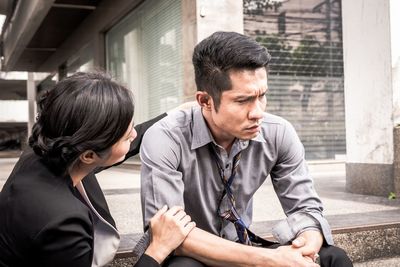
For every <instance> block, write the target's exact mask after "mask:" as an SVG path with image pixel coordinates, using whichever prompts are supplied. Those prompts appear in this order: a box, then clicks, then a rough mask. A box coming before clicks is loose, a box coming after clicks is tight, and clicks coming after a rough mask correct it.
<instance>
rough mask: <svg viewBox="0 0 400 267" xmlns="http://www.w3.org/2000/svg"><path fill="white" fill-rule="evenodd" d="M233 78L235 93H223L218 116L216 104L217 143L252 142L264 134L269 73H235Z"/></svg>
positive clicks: (215, 129)
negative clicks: (263, 120) (262, 128)
mask: <svg viewBox="0 0 400 267" xmlns="http://www.w3.org/2000/svg"><path fill="white" fill-rule="evenodd" d="M229 77H230V79H231V82H232V89H231V90H228V91H224V92H223V93H222V95H221V103H220V106H219V108H218V112H217V111H216V110H215V106H214V102H212V109H211V119H212V124H213V126H211V128H212V129H211V130H212V132H213V135H214V137H215V138H216V139H221V138H222V139H223V140H229V139H232V138H239V139H242V140H249V139H252V138H254V137H256V136H257V135H258V133H259V131H260V123H261V120H262V118H263V112H264V111H265V107H266V104H267V99H266V95H265V94H266V92H267V72H266V69H265V68H258V69H255V70H238V71H231V72H230V74H229Z"/></svg>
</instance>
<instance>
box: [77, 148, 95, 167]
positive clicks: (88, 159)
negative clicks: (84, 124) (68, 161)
mask: <svg viewBox="0 0 400 267" xmlns="http://www.w3.org/2000/svg"><path fill="white" fill-rule="evenodd" d="M98 158H99V156H97V154H96V153H95V152H94V151H92V150H86V151H85V152H83V153H82V154H80V155H79V160H80V161H81V163H84V164H87V165H91V164H93V163H95V162H96V161H97V160H98Z"/></svg>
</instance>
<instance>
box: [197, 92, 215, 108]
mask: <svg viewBox="0 0 400 267" xmlns="http://www.w3.org/2000/svg"><path fill="white" fill-rule="evenodd" d="M196 100H197V103H199V105H200V106H201V107H202V108H203V109H206V110H210V109H211V101H212V99H211V97H210V95H209V94H208V93H207V92H205V91H197V92H196Z"/></svg>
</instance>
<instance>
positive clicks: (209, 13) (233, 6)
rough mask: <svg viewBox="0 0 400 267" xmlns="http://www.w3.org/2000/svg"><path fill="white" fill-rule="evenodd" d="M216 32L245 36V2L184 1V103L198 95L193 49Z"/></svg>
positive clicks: (223, 0) (221, 0)
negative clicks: (196, 93)
mask: <svg viewBox="0 0 400 267" xmlns="http://www.w3.org/2000/svg"><path fill="white" fill-rule="evenodd" d="M216 31H234V32H239V33H243V1H236V0H235V1H232V0H218V1H215V0H195V1H182V41H183V72H184V78H183V79H184V80H183V84H184V101H188V100H194V98H193V96H194V93H195V92H196V85H195V82H194V72H193V66H192V54H193V48H194V46H195V45H196V44H198V43H199V42H200V41H201V40H203V39H204V38H206V37H208V36H210V35H211V34H212V33H214V32H216Z"/></svg>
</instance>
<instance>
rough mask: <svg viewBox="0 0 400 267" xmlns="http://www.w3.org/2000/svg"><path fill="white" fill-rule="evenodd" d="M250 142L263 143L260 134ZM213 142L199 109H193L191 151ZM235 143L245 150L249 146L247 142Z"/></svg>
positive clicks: (263, 140)
mask: <svg viewBox="0 0 400 267" xmlns="http://www.w3.org/2000/svg"><path fill="white" fill-rule="evenodd" d="M251 140H252V141H256V142H260V143H265V142H266V141H265V139H264V137H263V136H262V134H261V132H260V133H258V135H257V136H256V137H254V138H253V139H251ZM211 142H213V143H214V144H216V142H215V140H214V137H213V136H212V134H211V132H210V129H208V126H207V123H206V120H205V119H204V116H203V113H202V112H201V107H194V108H193V137H192V146H191V149H197V148H199V147H202V146H205V145H207V144H208V143H211ZM235 142H239V143H240V147H241V148H242V149H245V148H246V147H248V145H249V140H236V141H235Z"/></svg>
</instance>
